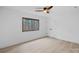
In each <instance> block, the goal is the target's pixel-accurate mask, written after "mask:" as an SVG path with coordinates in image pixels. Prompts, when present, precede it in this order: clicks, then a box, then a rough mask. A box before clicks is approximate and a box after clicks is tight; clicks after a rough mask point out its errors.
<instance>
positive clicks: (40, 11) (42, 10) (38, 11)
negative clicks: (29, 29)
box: [35, 10, 43, 12]
mask: <svg viewBox="0 0 79 59" xmlns="http://www.w3.org/2000/svg"><path fill="white" fill-rule="evenodd" d="M35 11H36V12H42V11H43V10H35Z"/></svg>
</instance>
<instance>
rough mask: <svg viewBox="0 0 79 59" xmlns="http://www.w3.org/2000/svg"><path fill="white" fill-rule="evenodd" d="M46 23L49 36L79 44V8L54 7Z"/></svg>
mask: <svg viewBox="0 0 79 59" xmlns="http://www.w3.org/2000/svg"><path fill="white" fill-rule="evenodd" d="M48 22H49V25H48V26H49V27H48V35H49V36H51V37H56V38H58V39H62V40H66V41H70V42H75V43H79V7H78V8H74V7H72V6H70V7H68V6H63V7H61V6H56V7H54V9H53V12H52V14H51V15H50V16H49V20H48Z"/></svg>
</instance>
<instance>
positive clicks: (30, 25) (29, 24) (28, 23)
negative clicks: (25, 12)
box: [22, 17, 39, 32]
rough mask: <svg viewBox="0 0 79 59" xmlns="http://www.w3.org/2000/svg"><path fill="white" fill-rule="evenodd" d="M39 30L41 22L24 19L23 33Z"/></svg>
mask: <svg viewBox="0 0 79 59" xmlns="http://www.w3.org/2000/svg"><path fill="white" fill-rule="evenodd" d="M37 30H39V20H38V19H32V18H25V17H22V32H26V31H37Z"/></svg>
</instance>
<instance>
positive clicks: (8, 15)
mask: <svg viewBox="0 0 79 59" xmlns="http://www.w3.org/2000/svg"><path fill="white" fill-rule="evenodd" d="M22 17H30V18H35V19H39V20H40V29H39V31H30V32H22ZM45 29H46V18H44V17H42V16H38V15H35V14H30V13H25V12H20V11H18V10H13V9H9V8H5V7H0V48H4V47H8V46H11V45H14V44H17V43H21V42H25V41H28V40H32V39H36V38H40V37H43V36H46V31H45Z"/></svg>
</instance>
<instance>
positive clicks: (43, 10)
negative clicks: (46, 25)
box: [35, 6, 53, 14]
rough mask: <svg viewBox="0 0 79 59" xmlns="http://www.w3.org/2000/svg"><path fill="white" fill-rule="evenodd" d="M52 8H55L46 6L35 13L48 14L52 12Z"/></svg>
mask: <svg viewBox="0 0 79 59" xmlns="http://www.w3.org/2000/svg"><path fill="white" fill-rule="evenodd" d="M52 8H53V6H46V7H44V8H40V9H36V10H35V11H36V12H45V13H47V14H48V13H49V12H50V9H52Z"/></svg>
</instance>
